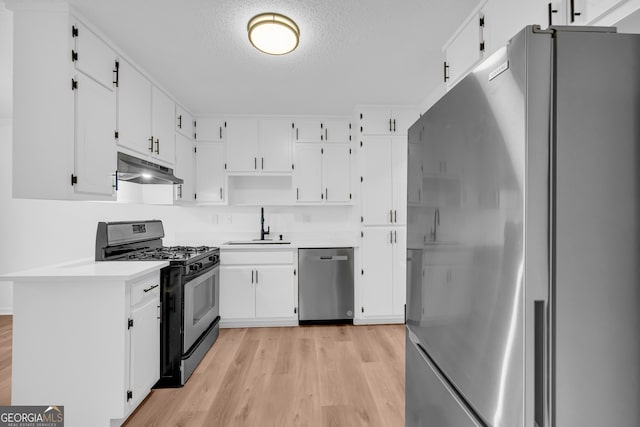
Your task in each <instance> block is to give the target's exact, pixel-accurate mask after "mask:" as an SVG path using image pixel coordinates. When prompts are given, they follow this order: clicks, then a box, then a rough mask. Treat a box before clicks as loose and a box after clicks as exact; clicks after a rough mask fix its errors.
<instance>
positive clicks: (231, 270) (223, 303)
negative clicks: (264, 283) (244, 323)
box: [220, 266, 256, 319]
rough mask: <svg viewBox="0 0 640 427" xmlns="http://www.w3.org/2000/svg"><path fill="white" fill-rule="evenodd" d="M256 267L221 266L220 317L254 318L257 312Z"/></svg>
mask: <svg viewBox="0 0 640 427" xmlns="http://www.w3.org/2000/svg"><path fill="white" fill-rule="evenodd" d="M255 304H256V292H255V269H253V268H250V267H227V266H222V267H220V317H221V318H222V319H253V318H254V317H255V312H256V305H255Z"/></svg>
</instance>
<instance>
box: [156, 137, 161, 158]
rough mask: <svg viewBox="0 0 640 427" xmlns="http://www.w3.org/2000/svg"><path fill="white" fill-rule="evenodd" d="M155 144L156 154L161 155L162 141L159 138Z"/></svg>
mask: <svg viewBox="0 0 640 427" xmlns="http://www.w3.org/2000/svg"><path fill="white" fill-rule="evenodd" d="M155 144H156V154H160V139H159V138H157V139H156V142H155Z"/></svg>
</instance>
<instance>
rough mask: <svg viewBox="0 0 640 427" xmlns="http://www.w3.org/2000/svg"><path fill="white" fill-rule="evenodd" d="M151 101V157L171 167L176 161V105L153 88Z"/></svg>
mask: <svg viewBox="0 0 640 427" xmlns="http://www.w3.org/2000/svg"><path fill="white" fill-rule="evenodd" d="M151 100H152V103H151V112H152V120H151V125H152V133H151V134H152V135H153V140H154V143H153V156H154V157H156V158H158V159H160V160H163V161H165V162H167V163H170V164H172V165H173V164H174V163H175V161H176V139H175V134H176V132H175V124H174V123H175V122H174V120H175V118H176V105H175V103H174V102H173V100H172V99H171V98H169V97H168V96H167V95H166V94H165V93H164V92H162V91H161V90H160V89H158V88H157V87H155V86H152V89H151Z"/></svg>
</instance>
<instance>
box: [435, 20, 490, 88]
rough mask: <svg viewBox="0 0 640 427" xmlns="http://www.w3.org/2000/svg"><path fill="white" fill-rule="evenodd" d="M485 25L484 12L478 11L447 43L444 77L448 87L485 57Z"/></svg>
mask: <svg viewBox="0 0 640 427" xmlns="http://www.w3.org/2000/svg"><path fill="white" fill-rule="evenodd" d="M484 26H485V18H484V12H481V11H480V12H476V13H474V14H473V15H471V16H470V17H469V18H468V19H467V21H466V22H465V23H464V24H463V26H462V27H460V29H459V30H458V31H457V32H456V33H455V34H454V36H453V37H452V38H451V39H450V40H449V41H448V42H447V43H446V44H445V46H444V52H445V62H444V69H443V74H444V76H443V78H444V81H445V83H446V84H447V88H451V87H453V86H454V85H455V84H456V83H457V82H458V81H459V80H460V79H462V78H463V77H464V76H465V75H466V74H467V73H468V72H469V71H470V70H471V69H472V68H473V66H475V65H476V64H478V63H479V62H480V61H481V60H482V58H483V57H484V51H485V42H484V34H483V33H484Z"/></svg>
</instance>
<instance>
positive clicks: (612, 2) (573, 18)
mask: <svg viewBox="0 0 640 427" xmlns="http://www.w3.org/2000/svg"><path fill="white" fill-rule="evenodd" d="M623 1H624V0H568V1H567V8H568V12H567V16H568V18H569V24H571V25H587V24H589V23H591V22H592V21H594V20H595V19H598V18H599V17H600V16H602V15H604V14H605V13H606V12H608V11H609V10H610V9H612V8H613V7H614V6H616V5H618V4H619V3H622V2H623ZM572 6H573V7H572Z"/></svg>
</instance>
